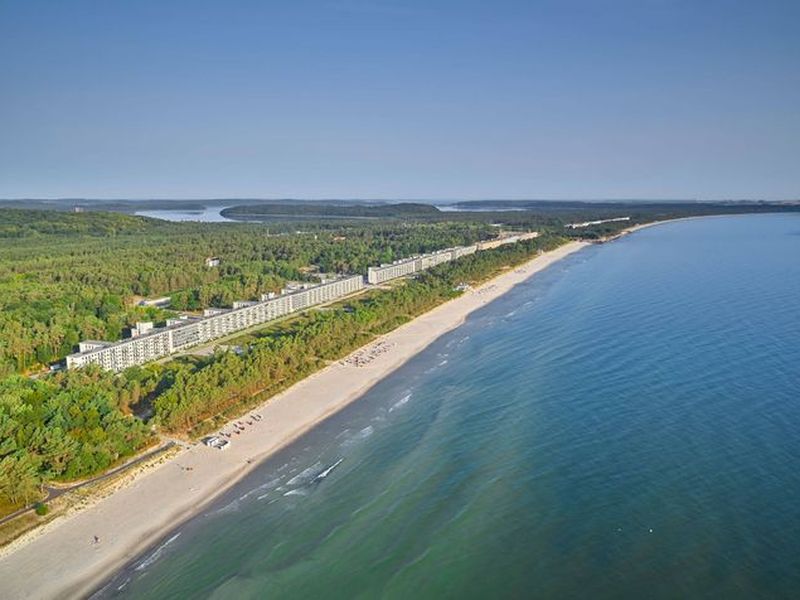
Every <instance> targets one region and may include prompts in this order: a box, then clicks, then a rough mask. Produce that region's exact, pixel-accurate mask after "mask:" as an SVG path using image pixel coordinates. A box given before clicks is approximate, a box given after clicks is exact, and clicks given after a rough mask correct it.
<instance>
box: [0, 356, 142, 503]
mask: <svg viewBox="0 0 800 600" xmlns="http://www.w3.org/2000/svg"><path fill="white" fill-rule="evenodd" d="M156 384H157V381H156V380H155V379H154V378H150V377H147V376H141V375H140V376H139V377H137V376H136V373H134V372H133V371H132V372H131V373H129V374H128V375H127V377H124V378H117V377H114V375H112V374H111V373H107V372H101V371H99V370H97V369H86V370H82V371H76V372H70V373H64V374H58V375H55V376H52V377H46V378H42V379H29V378H26V377H21V376H12V377H7V378H5V379H3V380H0V506H1V505H3V504H5V505H11V506H15V505H21V504H27V503H29V502H31V501H33V500H37V499H39V498H40V497H41V487H42V485H43V483H45V482H47V481H53V480H56V481H69V480H74V479H79V478H83V477H87V476H90V475H93V474H96V473H98V472H101V471H104V470H105V469H107V468H108V467H110V466H111V465H113V464H114V463H116V462H118V461H120V460H121V459H123V458H125V457H127V456H131V455H133V454H134V453H135V452H137V451H139V450H141V449H142V448H143V447H144V446H145V445H147V444H148V442H150V441H151V440H152V439H153V434H152V433H151V428H150V426H148V425H147V424H146V423H144V422H143V421H142V420H140V419H137V418H135V417H133V416H131V415H130V414H129V413H128V412H127V410H126V406H127V404H128V403H135V402H138V401H139V399H140V398H141V396H142V395H145V394H147V393H150V392H152V391H153V390H154V389H155V386H156Z"/></svg>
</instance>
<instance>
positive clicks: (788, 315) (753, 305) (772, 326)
mask: <svg viewBox="0 0 800 600" xmlns="http://www.w3.org/2000/svg"><path fill="white" fill-rule="evenodd" d="M334 466H335V468H333V469H331V467H334ZM119 588H121V589H119ZM798 593H800V217H797V216H785V215H780V216H779V215H761V216H745V217H722V218H712V219H700V220H692V221H683V222H675V223H669V224H664V225H660V226H658V227H654V228H651V229H646V230H643V231H640V232H638V233H636V234H634V235H631V236H629V237H627V238H624V239H622V240H619V241H616V242H614V243H611V244H607V245H603V246H595V247H591V248H589V249H587V250H585V251H582V252H580V253H578V254H576V255H573V256H572V257H571V258H568V259H567V260H565V261H562V262H561V263H558V264H557V265H555V266H554V267H552V268H551V269H549V270H547V271H546V272H544V273H543V274H541V275H540V276H537V277H536V278H534V279H533V280H531V281H529V282H526V283H524V284H522V285H520V286H518V287H517V288H515V289H514V290H513V291H512V292H510V293H509V294H507V295H506V296H504V297H503V298H501V299H499V300H498V301H496V302H494V303H493V304H491V305H489V306H487V307H486V308H484V309H482V310H481V311H480V312H478V313H476V314H474V315H473V317H472V318H470V319H469V321H468V322H467V323H466V324H465V325H464V326H463V327H461V328H459V329H458V330H456V331H454V332H452V333H451V334H448V335H447V336H445V337H443V338H441V339H440V340H439V341H437V342H436V343H435V344H434V345H433V346H432V347H430V348H429V349H428V350H427V351H425V352H424V353H422V354H420V355H419V356H417V357H416V358H414V359H413V360H412V361H411V362H409V363H408V364H407V365H406V366H405V367H403V368H402V369H400V370H399V371H398V372H396V373H395V374H394V375H393V376H391V377H390V378H388V379H386V380H385V381H384V382H382V383H380V384H379V385H378V386H377V387H375V388H374V389H372V390H371V391H370V392H369V393H368V394H367V395H366V396H365V397H364V398H363V399H362V400H360V401H359V402H357V403H355V404H354V405H352V406H351V407H349V408H347V409H345V411H343V412H342V413H340V414H338V415H336V416H335V417H333V418H332V419H331V420H329V421H328V422H326V423H324V424H323V425H322V426H320V427H319V428H318V429H316V430H314V431H313V432H312V433H310V434H309V435H307V436H306V437H304V438H302V439H301V440H300V441H299V442H298V443H296V444H294V445H293V446H292V447H290V448H288V449H287V450H286V451H284V452H282V453H281V454H280V455H278V456H276V457H274V459H272V460H270V461H268V462H267V463H265V464H264V465H262V466H260V467H259V468H258V469H257V470H256V471H255V472H254V473H253V474H252V475H251V476H249V477H248V478H247V479H246V480H245V481H243V482H242V483H241V484H240V485H237V486H236V488H235V489H233V490H231V492H230V493H228V494H226V495H225V497H224V498H222V499H221V500H220V501H219V502H217V503H216V504H215V505H214V506H213V507H212V508H211V509H209V510H208V511H206V512H205V513H203V514H202V515H200V516H199V517H198V518H196V519H194V520H192V521H190V522H189V523H186V524H185V525H183V526H181V527H180V528H178V529H177V530H176V531H173V532H171V533H170V534H169V535H168V536H166V537H165V538H164V539H163V540H162V541H160V542H159V543H158V544H157V546H156V547H154V548H152V549H150V550H149V551H148V552H146V553H145V554H144V555H143V556H141V557H139V558H138V559H136V560H135V561H133V562H132V563H131V565H130V566H129V567H128V568H127V569H125V570H124V571H123V572H121V573H119V574H118V575H117V576H116V577H115V578H114V579H113V580H112V581H110V582H109V583H108V585H107V586H106V587H105V588H104V589H103V591H102V592H100V593H99V594H98V596H99V597H117V596H119V597H126V598H148V599H149V598H153V599H155V598H158V599H164V598H225V599H227V598H232V599H233V598H236V599H238V598H355V597H362V598H375V597H386V598H442V597H447V598H521V597H544V598H782V597H785V598H790V597H797V595H798Z"/></svg>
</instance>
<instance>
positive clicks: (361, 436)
mask: <svg viewBox="0 0 800 600" xmlns="http://www.w3.org/2000/svg"><path fill="white" fill-rule="evenodd" d="M373 433H375V428H374V427H373V426H372V425H367V426H366V427H364V429H362V430H361V431H359V432H358V433H357V434H355V435H354V436H352V437H350V438H348V439H346V440H345V441H344V442H342V446H343V447H349V446H352V445H353V444H357V443H358V442H362V441H364V440H365V439H367V438H368V437H369V436H371V435H372V434H373Z"/></svg>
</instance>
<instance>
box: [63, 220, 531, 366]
mask: <svg viewBox="0 0 800 600" xmlns="http://www.w3.org/2000/svg"><path fill="white" fill-rule="evenodd" d="M536 235H537V234H536V233H529V234H521V235H514V236H506V237H504V238H500V239H498V240H492V241H490V242H481V243H479V244H475V245H472V246H458V247H456V248H448V249H446V250H438V251H436V252H431V253H429V254H423V255H421V256H413V257H411V258H407V259H403V260H399V261H396V262H393V263H391V264H388V265H381V266H380V267H370V268H369V269H368V270H367V276H366V278H364V277H362V276H361V275H355V276H352V277H345V278H342V279H335V280H333V281H328V282H324V283H321V284H319V285H314V286H309V287H304V288H301V289H296V290H291V291H287V292H286V293H283V294H281V295H279V296H275V295H274V294H265V295H264V296H262V298H261V302H237V303H236V304H234V308H233V309H228V310H226V309H207V310H206V311H204V316H203V317H183V318H179V319H168V320H167V326H166V327H163V328H158V329H155V328H152V325H151V324H149V323H147V324H144V323H141V324H137V326H136V328H134V330H132V334H133V336H132V337H131V338H129V339H126V340H122V341H121V342H116V343H112V342H96V341H87V342H82V343H81V345H80V347H79V350H80V351H79V352H77V353H75V354H70V355H69V356H67V368H68V369H75V368H79V367H83V366H86V365H88V364H98V365H100V366H101V367H103V368H104V369H109V370H112V371H122V370H123V369H127V368H128V367H132V366H134V365H141V364H144V363H146V362H150V361H153V360H157V359H159V358H163V357H165V356H169V355H170V354H173V353H175V352H178V351H180V350H184V349H186V348H190V347H192V346H196V345H198V344H203V343H206V342H210V341H212V340H215V339H217V338H221V337H224V336H226V335H229V334H231V333H235V332H236V331H241V330H242V329H247V328H248V327H252V326H254V325H260V324H262V323H266V322H268V321H272V320H273V319H277V318H279V317H282V316H285V315H288V314H291V313H293V312H297V311H300V310H303V309H306V308H310V307H312V306H316V305H319V304H324V303H326V302H331V301H333V300H336V299H338V298H343V297H345V296H349V295H350V294H353V293H355V292H358V291H359V290H361V289H363V288H364V285H365V279H366V282H368V283H370V284H373V285H374V284H379V283H383V282H385V281H389V280H391V279H397V278H398V277H405V276H408V275H413V274H414V273H419V272H421V271H424V270H425V269H430V268H431V267H435V266H436V265H440V264H442V263H445V262H449V261H451V260H455V259H457V258H460V257H462V256H466V255H468V254H474V253H475V252H476V251H478V250H484V249H489V248H495V247H497V246H500V245H503V244H510V243H514V242H517V241H520V240H522V239H529V238H531V237H536Z"/></svg>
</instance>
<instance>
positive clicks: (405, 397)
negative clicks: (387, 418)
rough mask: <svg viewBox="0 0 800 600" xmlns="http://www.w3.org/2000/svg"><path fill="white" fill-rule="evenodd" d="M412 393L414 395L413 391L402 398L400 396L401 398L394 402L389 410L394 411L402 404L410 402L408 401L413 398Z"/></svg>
mask: <svg viewBox="0 0 800 600" xmlns="http://www.w3.org/2000/svg"><path fill="white" fill-rule="evenodd" d="M411 395H412V394H411V393H408V394H406V395H405V396H403V397H402V398H400V400H398V401H397V402H395V403H394V404H392V406H391V407H390V408H389V412H394V411H395V410H397V409H398V408H400V407H401V406H404V405H406V404H408V401H409V400H411Z"/></svg>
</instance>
